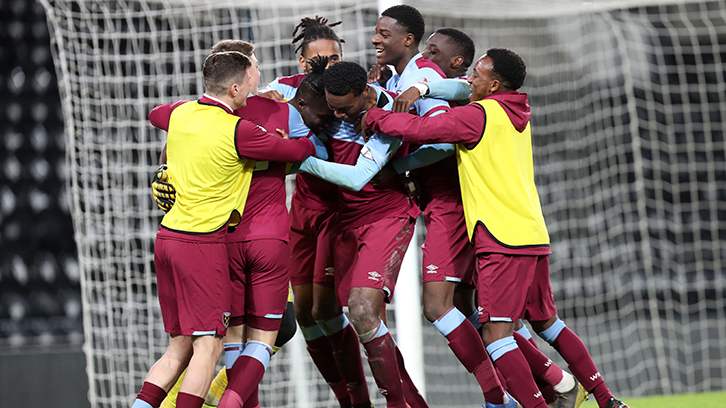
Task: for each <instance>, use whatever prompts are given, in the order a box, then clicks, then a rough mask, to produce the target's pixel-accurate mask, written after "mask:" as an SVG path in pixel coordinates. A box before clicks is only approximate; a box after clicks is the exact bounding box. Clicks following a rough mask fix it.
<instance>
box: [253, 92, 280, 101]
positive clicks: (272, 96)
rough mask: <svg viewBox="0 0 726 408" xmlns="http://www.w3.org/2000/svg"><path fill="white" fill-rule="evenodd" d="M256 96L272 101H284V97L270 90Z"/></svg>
mask: <svg viewBox="0 0 726 408" xmlns="http://www.w3.org/2000/svg"><path fill="white" fill-rule="evenodd" d="M257 96H261V97H263V98H267V99H272V100H273V101H285V97H284V96H283V95H282V94H281V93H279V92H277V91H276V90H274V89H270V90H269V91H264V92H262V91H261V92H259V93H258V94H257Z"/></svg>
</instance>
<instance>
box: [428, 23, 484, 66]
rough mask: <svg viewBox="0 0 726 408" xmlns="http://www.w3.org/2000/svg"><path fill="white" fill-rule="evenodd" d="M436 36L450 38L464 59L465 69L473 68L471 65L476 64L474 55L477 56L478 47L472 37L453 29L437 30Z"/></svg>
mask: <svg viewBox="0 0 726 408" xmlns="http://www.w3.org/2000/svg"><path fill="white" fill-rule="evenodd" d="M436 34H441V35H445V36H447V37H449V41H450V42H451V43H452V44H454V46H455V47H456V48H457V52H458V53H459V54H461V56H462V57H464V64H463V66H464V68H469V67H470V66H471V63H472V62H474V55H475V54H476V46H475V45H474V40H472V39H471V37H469V36H468V35H467V34H466V33H465V32H463V31H461V30H457V29H456V28H452V27H444V28H439V29H438V30H436Z"/></svg>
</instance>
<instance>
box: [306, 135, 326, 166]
mask: <svg viewBox="0 0 726 408" xmlns="http://www.w3.org/2000/svg"><path fill="white" fill-rule="evenodd" d="M309 139H310V141H311V142H313V146H315V157H317V158H318V159H321V160H328V149H327V148H326V147H325V144H324V143H323V142H321V141H320V139H318V137H317V136H315V135H310V138H309Z"/></svg>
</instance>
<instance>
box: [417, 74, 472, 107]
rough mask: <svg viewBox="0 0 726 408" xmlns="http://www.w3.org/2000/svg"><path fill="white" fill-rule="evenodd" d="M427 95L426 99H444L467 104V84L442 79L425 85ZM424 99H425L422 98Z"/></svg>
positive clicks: (459, 80) (468, 93) (468, 91)
mask: <svg viewBox="0 0 726 408" xmlns="http://www.w3.org/2000/svg"><path fill="white" fill-rule="evenodd" d="M426 85H428V87H429V93H428V94H427V95H426V98H438V99H445V100H447V101H466V103H469V95H470V94H471V89H469V83H468V82H466V81H464V80H461V79H442V80H441V81H436V82H431V83H428V84H426ZM424 99H425V98H424Z"/></svg>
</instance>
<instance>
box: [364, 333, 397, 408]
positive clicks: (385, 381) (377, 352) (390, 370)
mask: <svg viewBox="0 0 726 408" xmlns="http://www.w3.org/2000/svg"><path fill="white" fill-rule="evenodd" d="M359 338H360V340H361V343H363V347H364V348H365V350H366V355H367V356H368V365H370V367H371V373H372V374H373V378H374V379H375V380H376V385H378V389H379V390H380V392H381V394H383V396H384V397H386V405H387V407H388V408H405V407H406V401H405V399H404V396H403V385H402V384H401V375H400V373H399V371H398V362H397V360H398V359H397V358H396V345H395V344H394V343H393V337H391V334H390V333H388V328H387V327H386V325H385V324H383V321H382V320H379V322H378V328H376V329H374V330H372V331H371V332H369V333H364V334H362V335H360V336H359Z"/></svg>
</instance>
